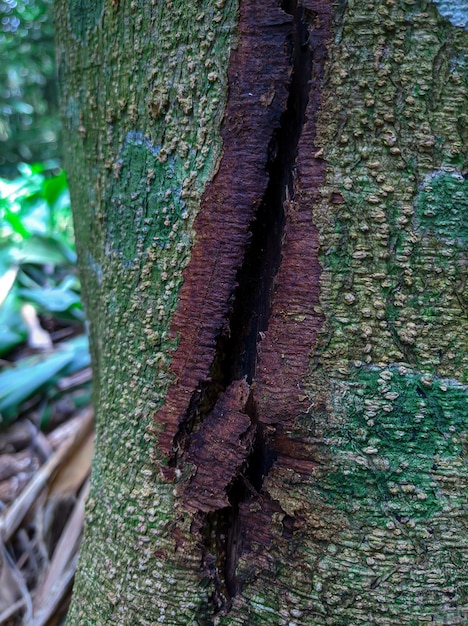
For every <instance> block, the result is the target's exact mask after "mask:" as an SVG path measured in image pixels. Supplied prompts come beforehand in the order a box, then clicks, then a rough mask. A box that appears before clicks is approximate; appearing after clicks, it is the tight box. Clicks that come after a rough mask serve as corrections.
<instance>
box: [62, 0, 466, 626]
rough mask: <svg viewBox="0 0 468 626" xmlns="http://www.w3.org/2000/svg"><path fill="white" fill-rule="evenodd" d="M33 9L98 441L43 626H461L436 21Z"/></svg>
mask: <svg viewBox="0 0 468 626" xmlns="http://www.w3.org/2000/svg"><path fill="white" fill-rule="evenodd" d="M457 5H459V6H457ZM56 15H57V30H58V35H57V47H58V58H59V77H60V84H61V88H62V116H63V122H64V126H65V132H64V138H65V151H66V167H67V171H68V174H69V180H70V189H71V196H72V204H73V207H74V213H75V223H76V233H77V245H78V248H79V258H80V267H81V277H82V282H83V291H84V298H85V303H86V307H87V312H88V318H89V323H90V335H91V346H92V358H93V365H94V372H95V405H96V413H97V431H98V438H97V452H96V457H95V460H94V469H93V479H92V490H91V495H90V499H89V502H88V509H87V511H88V516H87V526H86V531H85V537H84V540H83V546H82V552H81V558H80V567H79V572H78V574H77V578H76V585H75V594H74V601H73V603H72V608H71V610H70V614H69V620H68V623H69V624H73V625H74V624H76V625H78V624H79V625H80V626H81V625H87V624H118V625H123V624H129V625H130V624H147V625H150V624H151V625H153V624H159V623H164V624H172V625H181V626H182V625H186V624H201V625H208V624H222V625H226V626H227V625H229V626H231V625H236V624H238V625H239V626H240V625H246V624H248V625H249V626H251V625H254V624H259V625H260V624H261V625H265V624H268V625H283V624H284V625H289V626H292V625H310V626H316V625H317V626H318V625H321V624H331V625H333V626H335V625H338V624H343V625H344V624H355V625H357V624H368V625H375V624H399V625H406V624H408V625H409V624H425V623H430V622H431V623H435V624H462V623H466V620H468V604H467V574H468V572H467V566H466V563H467V562H468V537H467V532H466V527H467V522H468V518H467V510H466V489H467V486H468V485H467V476H468V473H467V465H466V461H465V453H466V436H467V435H466V433H467V422H468V418H467V412H468V409H467V395H468V394H467V389H468V388H467V386H466V385H467V378H468V353H467V350H466V342H467V339H466V338H467V336H468V322H467V307H468V288H467V281H466V269H467V268H466V266H467V255H466V248H465V245H466V241H467V239H468V222H467V217H466V216H467V211H468V200H467V184H466V182H465V179H464V177H463V172H464V169H463V168H464V165H465V161H464V157H465V154H464V149H465V148H466V145H467V144H466V139H467V137H466V128H467V126H466V116H467V111H468V106H467V104H468V103H467V90H466V76H467V63H468V61H467V54H466V50H467V45H468V40H467V33H466V26H467V21H468V16H467V13H466V9H464V8H463V3H462V2H460V3H457V2H455V1H452V2H448V1H446V2H442V0H439V1H438V2H427V1H423V0H399V1H397V0H385V1H384V0H367V1H365V2H364V1H358V0H356V1H351V0H349V1H348V2H334V3H332V2H330V1H327V0H302V1H300V0H298V1H297V2H296V0H284V1H283V2H278V1H277V0H263V1H262V2H259V1H258V0H241V2H240V4H239V6H237V2H235V1H234V0H200V1H199V2H191V1H188V0H185V1H183V0H165V1H164V0H160V1H158V0H154V1H153V2H148V1H147V2H143V0H133V1H132V2H123V1H121V0H100V1H95V2H82V1H78V0H70V1H69V2H68V3H65V2H63V1H61V2H60V1H59V2H58V3H57V6H56Z"/></svg>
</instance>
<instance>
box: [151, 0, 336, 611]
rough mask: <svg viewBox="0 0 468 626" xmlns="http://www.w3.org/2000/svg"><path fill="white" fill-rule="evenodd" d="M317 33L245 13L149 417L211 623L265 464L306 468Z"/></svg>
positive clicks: (254, 517)
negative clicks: (180, 508) (199, 568)
mask: <svg viewBox="0 0 468 626" xmlns="http://www.w3.org/2000/svg"><path fill="white" fill-rule="evenodd" d="M329 28H330V8H329V6H328V3H327V2H318V1H304V2H298V1H297V0H285V1H284V2H283V3H282V5H281V7H279V6H278V2H275V1H274V0H268V2H266V3H257V2H255V1H254V0H246V1H244V2H241V6H240V21H239V41H238V46H237V48H236V49H235V50H233V52H232V54H231V62H230V69H229V99H228V104H227V108H226V114H225V119H224V122H223V128H222V136H223V145H224V154H223V158H222V160H221V163H220V167H219V171H218V173H217V175H216V177H215V179H214V180H213V182H212V183H211V184H210V185H209V187H208V188H207V191H206V192H205V195H204V198H203V202H202V207H201V210H200V213H199V215H198V217H197V219H196V222H195V229H196V232H197V242H196V244H195V246H194V249H193V253H192V258H191V261H190V263H189V265H188V267H187V268H186V271H185V274H184V286H183V288H182V291H181V297H180V305H179V308H178V311H177V312H176V314H175V320H174V323H173V329H172V330H173V332H174V333H176V334H179V336H180V343H179V347H178V349H177V350H176V352H175V355H174V358H173V364H172V372H173V375H174V381H175V382H174V384H173V386H172V387H171V389H170V391H169V393H168V396H167V400H166V403H165V405H164V407H162V409H161V410H160V411H159V412H158V413H157V415H156V419H158V420H160V421H161V422H162V423H163V424H164V427H165V429H164V432H163V434H162V435H161V437H160V446H161V448H162V449H163V450H164V451H165V452H166V454H167V458H168V463H167V467H164V468H163V472H164V473H165V475H166V476H167V477H168V478H175V477H176V476H179V477H180V476H184V480H182V481H180V482H179V486H178V489H179V493H180V495H181V498H182V499H183V502H184V505H185V508H187V509H188V510H190V511H192V513H193V514H194V516H195V518H196V519H197V520H198V521H197V524H195V525H194V532H199V533H200V536H201V538H202V539H201V541H202V544H203V545H202V551H203V558H202V561H203V564H204V568H205V574H207V575H208V576H209V577H211V578H212V579H213V580H214V582H215V592H214V594H213V598H212V603H213V607H212V608H213V610H214V612H216V611H220V610H229V607H230V602H231V599H232V598H233V597H234V596H235V595H236V593H237V592H238V591H239V588H240V587H241V585H242V581H240V580H238V578H237V575H236V565H237V562H238V559H239V556H240V554H241V553H242V551H245V550H250V547H249V546H251V545H252V544H253V543H256V544H260V545H267V544H268V527H269V523H270V519H271V516H272V514H273V513H274V512H275V511H277V510H278V508H279V505H278V504H277V503H275V502H273V501H272V499H271V498H270V496H269V495H268V493H266V492H264V491H262V485H263V481H264V477H265V476H266V475H267V474H268V472H269V470H270V469H271V468H272V467H273V466H275V467H282V466H284V467H287V468H290V469H294V470H295V471H297V472H299V473H301V474H304V475H307V474H308V473H310V470H311V469H312V468H313V466H314V461H313V451H312V450H311V449H310V448H309V446H308V444H307V442H306V441H301V440H300V438H297V437H296V438H294V437H293V435H292V430H293V427H294V423H295V420H296V418H297V416H298V415H300V414H301V413H304V412H305V411H306V409H307V406H304V400H305V397H304V394H303V393H302V392H301V382H302V376H303V374H304V372H305V371H306V370H307V365H308V360H309V354H310V351H311V350H312V349H313V347H314V344H315V341H316V335H317V331H318V329H319V328H320V325H321V323H322V320H321V318H320V316H319V315H318V314H317V313H316V306H317V304H318V285H319V277H320V266H319V263H318V240H317V232H316V229H315V227H314V224H313V220H312V205H313V202H314V200H315V195H316V193H317V189H318V186H319V183H320V181H321V179H322V178H323V176H324V163H323V162H322V161H321V160H320V157H319V156H317V157H314V156H313V155H314V153H315V152H316V149H315V146H314V136H315V113H316V111H317V109H318V107H319V104H320V91H319V90H320V86H321V81H322V78H323V67H324V62H325V58H326V48H325V42H326V39H327V36H328V32H329ZM255 501H257V502H258V506H257V507H256V510H257V514H252V506H251V505H252V503H253V502H255ZM288 519H289V518H288ZM293 524H294V520H291V521H290V525H291V528H290V529H289V531H291V532H292V526H293ZM195 526H196V529H195Z"/></svg>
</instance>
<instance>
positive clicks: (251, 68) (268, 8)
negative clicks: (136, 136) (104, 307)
mask: <svg viewBox="0 0 468 626" xmlns="http://www.w3.org/2000/svg"><path fill="white" fill-rule="evenodd" d="M290 29H291V18H290V16H289V15H287V14H286V13H285V12H283V11H282V10H281V9H279V7H278V2H277V1H276V0H265V1H264V2H257V1H256V0H245V1H244V2H242V3H241V6H240V16H239V36H238V45H237V48H236V49H234V50H233V51H232V53H231V59H230V67H229V75H228V80H229V98H228V102H227V106H226V112H225V118H224V121H223V125H222V130H221V134H222V138H223V157H222V159H221V163H220V167H219V170H218V173H217V175H216V176H215V178H214V180H213V181H212V183H211V184H210V185H209V186H208V187H207V189H206V192H205V194H204V196H203V200H202V204H201V208H200V212H199V214H198V216H197V218H196V220H195V231H196V243H195V245H194V247H193V251H192V257H191V260H190V262H189V264H188V266H187V268H186V269H185V272H184V284H183V286H182V289H181V292H180V300H179V306H178V309H177V311H176V313H175V315H174V319H173V324H172V333H173V335H176V336H178V337H179V346H178V348H177V350H176V351H175V353H174V355H173V361H172V367H171V371H172V374H173V378H174V382H173V384H172V386H171V387H170V389H169V391H168V394H167V397H166V402H165V404H164V406H163V407H162V408H161V409H160V410H159V411H158V412H157V414H156V419H157V420H158V421H159V422H161V423H162V424H163V426H164V431H163V432H162V434H161V436H160V438H159V446H160V449H161V450H162V451H163V452H165V453H166V454H167V455H168V456H170V455H171V454H172V450H173V444H174V438H175V436H176V434H177V433H178V430H179V428H180V426H181V424H182V423H183V421H184V418H185V415H186V412H187V410H188V407H189V405H190V402H191V399H192V396H193V394H194V393H195V392H196V390H197V388H199V387H200V385H202V384H203V383H205V382H206V381H207V380H208V379H209V375H210V367H211V364H212V362H213V359H214V356H215V349H216V340H217V337H218V335H219V334H220V332H221V329H222V327H223V325H225V324H226V322H227V318H228V315H229V311H230V305H231V300H232V296H233V293H234V290H235V287H236V274H237V271H238V269H239V267H240V265H241V263H242V259H243V256H244V253H245V248H246V246H247V244H248V242H249V227H250V224H251V221H252V219H253V217H254V215H255V211H256V209H257V207H258V205H259V203H260V202H261V200H262V197H263V195H264V192H265V189H266V186H267V184H268V175H267V171H266V166H267V162H268V147H269V143H270V140H271V137H272V135H273V132H274V130H275V129H276V128H277V127H278V125H279V121H280V116H281V113H282V111H283V109H284V108H285V105H286V100H287V93H288V91H287V88H288V80H289V76H290V72H291V67H290V64H289V62H288V53H287V52H288V51H287V35H288V33H289V32H290Z"/></svg>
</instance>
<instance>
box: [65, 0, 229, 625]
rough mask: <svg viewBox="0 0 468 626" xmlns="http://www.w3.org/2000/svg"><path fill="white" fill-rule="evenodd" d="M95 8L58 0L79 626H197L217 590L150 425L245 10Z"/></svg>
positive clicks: (206, 5)
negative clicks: (74, 257) (86, 355)
mask: <svg viewBox="0 0 468 626" xmlns="http://www.w3.org/2000/svg"><path fill="white" fill-rule="evenodd" d="M88 4H89V3H88ZM88 4H87V3H83V2H78V1H76V2H71V3H66V2H57V3H56V18H57V19H56V21H57V54H58V61H59V76H60V83H61V86H62V117H63V122H64V126H65V132H64V137H65V146H64V148H65V152H66V167H67V171H68V173H69V177H70V190H71V197H72V206H73V210H74V214H75V223H76V235H77V247H78V252H79V262H80V271H81V278H82V284H83V292H84V299H85V304H86V309H87V314H88V319H89V325H90V336H91V350H92V356H93V367H94V372H95V379H94V380H95V383H94V384H95V406H96V419H97V447H98V450H99V452H98V453H97V455H96V458H95V462H94V466H93V475H92V486H91V493H90V498H89V502H88V507H87V527H86V532H85V537H84V540H83V548H82V552H81V561H80V567H79V572H78V574H77V577H76V584H75V601H74V602H73V604H72V607H71V610H70V613H69V617H68V623H69V624H77V625H78V624H79V625H80V626H82V625H86V624H118V625H119V626H120V625H121V624H148V625H149V624H154V623H176V622H177V620H178V621H179V623H183V624H192V623H198V622H197V620H198V619H199V618H200V619H201V620H202V621H203V619H204V617H203V614H204V612H205V611H206V610H207V609H206V607H207V605H208V599H209V595H210V593H211V591H210V587H209V586H206V585H205V586H204V587H203V586H202V585H201V579H202V578H203V575H202V573H201V572H200V563H199V558H200V556H199V549H198V547H197V546H196V545H195V543H196V540H195V539H194V538H193V536H192V535H191V534H190V517H189V516H186V517H184V515H183V514H182V513H179V512H178V511H177V502H176V500H175V497H174V493H173V488H174V486H173V485H171V484H169V483H167V482H166V481H164V480H163V479H162V477H161V476H159V474H158V470H157V464H156V458H157V456H158V452H157V449H156V447H155V443H156V433H155V432H154V431H155V430H156V429H157V426H156V422H155V420H154V415H155V412H156V410H157V408H158V407H159V406H160V405H161V403H162V402H163V400H164V396H165V393H166V391H167V388H168V386H169V384H170V382H171V376H170V373H169V364H170V361H171V353H172V351H173V350H174V349H175V347H176V343H177V339H176V338H169V332H168V331H169V327H170V322H171V318H172V314H173V312H174V310H175V308H176V306H177V298H178V291H179V288H180V286H181V284H182V272H183V269H184V267H185V266H186V264H187V262H188V260H189V258H190V248H191V246H192V244H193V241H194V237H195V233H194V232H193V221H194V219H195V216H196V214H197V212H198V210H199V207H200V200H201V196H202V194H203V191H204V189H205V186H206V183H207V182H208V181H209V180H210V179H211V178H212V176H213V175H214V173H215V171H216V167H217V162H218V160H219V158H220V156H221V150H222V146H221V138H220V134H219V127H220V123H221V120H222V117H223V113H224V107H225V102H226V97H227V93H226V91H227V66H228V62H229V54H230V49H231V46H232V45H233V42H234V38H235V27H236V19H237V2H235V1H231V0H225V1H224V0H202V1H201V2H194V3H192V2H184V1H181V0H173V1H172V0H167V1H164V2H139V1H138V0H137V1H135V2H119V1H114V0H109V1H105V2H102V3H99V2H97V3H94V4H93V6H92V7H91V5H89V6H88ZM101 9H102V10H101ZM176 519H178V520H179V521H178V529H177V532H174V524H175V520H176ZM182 546H184V547H182ZM185 551H186V554H185ZM200 616H201V617H200Z"/></svg>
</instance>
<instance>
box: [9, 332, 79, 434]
mask: <svg viewBox="0 0 468 626" xmlns="http://www.w3.org/2000/svg"><path fill="white" fill-rule="evenodd" d="M89 363H90V358H89V352H88V341H87V337H86V336H84V335H83V336H80V337H77V338H75V339H73V340H71V341H69V342H67V343H64V344H61V345H60V348H59V350H57V352H55V353H53V354H52V355H49V356H46V357H37V356H36V357H28V358H25V359H22V360H21V361H19V362H18V363H16V364H15V366H14V367H12V368H11V369H9V370H7V371H4V372H2V373H1V374H0V424H6V423H8V422H11V421H12V420H13V419H14V418H15V416H16V415H17V414H18V412H19V409H20V406H21V404H22V403H23V402H24V401H25V400H27V399H28V398H30V397H31V396H33V395H34V394H35V393H37V392H38V391H41V390H42V389H44V388H46V387H50V386H52V385H54V384H55V383H56V381H57V379H58V378H59V377H62V376H69V375H70V374H73V373H74V372H76V371H78V370H79V369H83V368H84V367H87V366H88V365H89Z"/></svg>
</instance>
